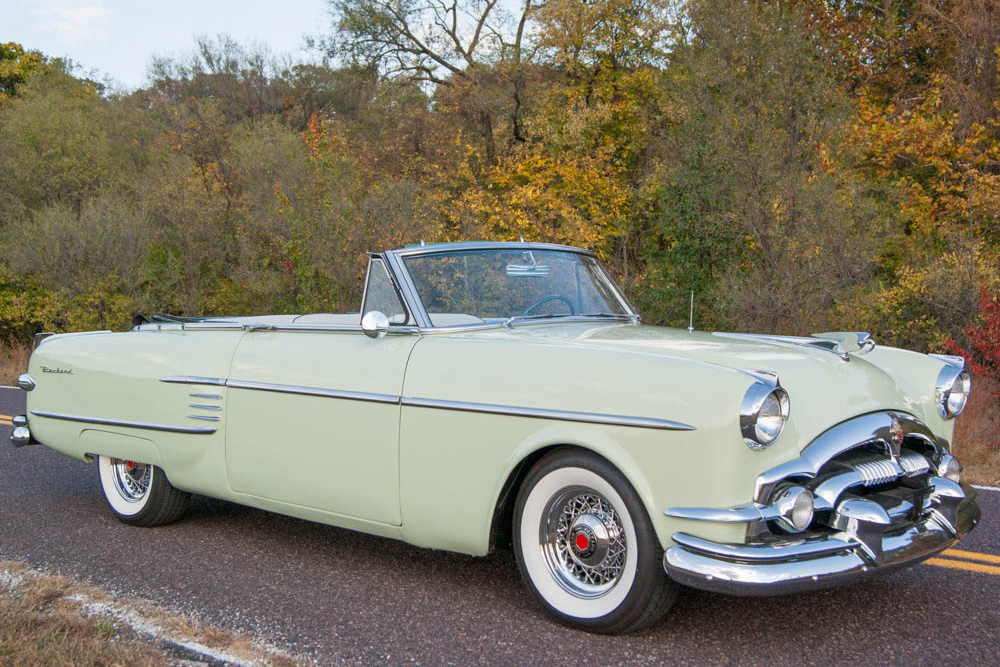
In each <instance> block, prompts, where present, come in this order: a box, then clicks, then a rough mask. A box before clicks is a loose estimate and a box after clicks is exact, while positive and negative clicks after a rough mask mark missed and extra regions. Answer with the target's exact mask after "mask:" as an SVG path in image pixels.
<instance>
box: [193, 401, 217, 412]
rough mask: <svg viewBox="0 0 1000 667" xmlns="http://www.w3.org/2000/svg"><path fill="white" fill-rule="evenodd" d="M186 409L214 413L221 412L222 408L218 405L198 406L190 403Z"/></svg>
mask: <svg viewBox="0 0 1000 667" xmlns="http://www.w3.org/2000/svg"><path fill="white" fill-rule="evenodd" d="M188 407H189V408H196V409H198V410H215V411H216V412H218V411H219V410H222V407H221V406H218V405H199V404H198V403H190V404H189V405H188Z"/></svg>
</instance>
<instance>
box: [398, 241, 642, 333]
mask: <svg viewBox="0 0 1000 667" xmlns="http://www.w3.org/2000/svg"><path fill="white" fill-rule="evenodd" d="M475 250H549V251H562V252H571V253H575V254H578V255H584V256H587V257H592V258H594V259H595V260H596V261H597V263H598V265H599V266H600V268H601V270H602V271H603V272H604V278H605V281H606V282H607V283H608V286H610V287H611V290H612V293H613V294H614V295H615V298H616V299H617V301H618V302H619V304H620V305H621V306H622V307H623V308H624V309H625V310H626V311H628V313H627V314H628V315H630V316H633V317H634V318H635V319H634V321H633V323H634V324H639V323H640V322H641V318H640V317H639V314H638V313H637V312H636V311H635V308H633V307H632V305H631V304H630V303H629V302H628V299H626V298H625V295H624V294H623V293H622V291H621V287H620V286H619V285H618V284H617V283H615V282H614V280H612V279H611V277H610V276H609V275H608V272H607V269H606V268H605V267H604V265H603V264H601V262H600V260H599V259H598V258H597V255H595V254H594V253H592V252H590V251H589V250H584V249H582V248H574V247H572V246H564V245H558V244H554V243H525V242H524V241H508V242H497V241H475V242H466V243H440V244H436V245H421V246H418V247H413V248H400V249H397V250H387V251H385V252H384V253H381V254H380V256H382V257H384V258H385V260H386V262H385V264H386V268H387V269H389V275H390V277H391V278H393V279H394V280H395V281H396V286H397V287H398V289H399V296H401V297H402V299H403V305H404V306H406V307H407V308H408V309H409V310H410V314H411V315H412V316H413V318H414V320H415V321H416V323H417V326H418V327H419V333H451V332H452V331H453V330H456V329H455V328H454V327H441V328H440V329H448V331H447V332H446V331H443V330H439V328H436V327H434V326H433V325H432V323H431V319H430V316H429V315H428V314H427V310H426V309H425V308H424V304H423V302H422V301H421V299H420V295H419V294H418V293H417V289H416V285H414V283H413V279H412V278H411V276H410V273H409V271H408V270H407V268H406V264H405V262H404V261H403V260H404V259H405V258H407V257H413V256H416V255H431V254H447V253H455V252H466V251H475ZM470 326H478V325H470ZM457 330H458V331H462V330H463V329H457Z"/></svg>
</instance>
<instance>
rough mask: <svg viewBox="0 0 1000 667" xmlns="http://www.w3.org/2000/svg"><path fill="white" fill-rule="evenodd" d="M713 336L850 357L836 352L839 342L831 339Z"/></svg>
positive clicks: (717, 334)
mask: <svg viewBox="0 0 1000 667" xmlns="http://www.w3.org/2000/svg"><path fill="white" fill-rule="evenodd" d="M712 335H713V336H719V337H721V338H737V339H746V338H749V339H753V340H762V341H767V342H770V343H784V344H786V345H795V346H796V347H806V348H811V349H813V350H820V351H822V352H829V353H830V354H832V355H834V356H836V357H838V358H840V359H842V360H844V361H850V360H851V357H850V356H848V354H847V353H846V352H840V351H838V350H837V346H838V345H839V344H840V341H837V340H833V339H832V338H806V337H803V336H771V335H768V334H750V333H730V332H728V331H713V332H712Z"/></svg>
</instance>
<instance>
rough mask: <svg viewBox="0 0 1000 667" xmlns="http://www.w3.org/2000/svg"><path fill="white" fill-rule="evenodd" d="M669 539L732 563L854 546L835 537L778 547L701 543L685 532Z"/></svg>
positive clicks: (811, 553)
mask: <svg viewBox="0 0 1000 667" xmlns="http://www.w3.org/2000/svg"><path fill="white" fill-rule="evenodd" d="M673 540H674V542H676V543H677V544H679V545H680V546H682V547H686V548H688V549H691V550H692V551H697V552H700V553H704V554H710V555H712V556H717V557H719V558H724V559H727V560H728V559H732V560H748V561H760V560H784V559H791V558H808V557H810V556H823V555H828V554H835V553H840V552H842V551H854V550H855V549H857V548H858V545H857V544H855V543H853V542H848V541H847V540H842V539H840V538H839V537H823V538H820V539H815V540H794V541H790V542H782V543H780V544H761V545H743V544H724V543H722V542H712V541H710V540H703V539H701V538H700V537H695V536H694V535H688V534H687V533H674V535H673Z"/></svg>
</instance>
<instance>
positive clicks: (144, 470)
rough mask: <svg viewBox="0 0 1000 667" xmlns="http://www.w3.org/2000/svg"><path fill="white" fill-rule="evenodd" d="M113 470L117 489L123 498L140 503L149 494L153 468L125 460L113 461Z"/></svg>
mask: <svg viewBox="0 0 1000 667" xmlns="http://www.w3.org/2000/svg"><path fill="white" fill-rule="evenodd" d="M111 470H112V475H113V479H114V483H115V488H116V489H117V490H118V493H120V494H121V496H122V498H124V499H125V500H127V501H130V502H139V501H141V500H142V499H143V498H145V497H146V494H147V493H149V484H150V481H151V480H152V476H153V475H152V473H153V471H152V466H149V465H146V464H145V463H136V462H135V461H126V460H124V459H114V458H113V459H111Z"/></svg>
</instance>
